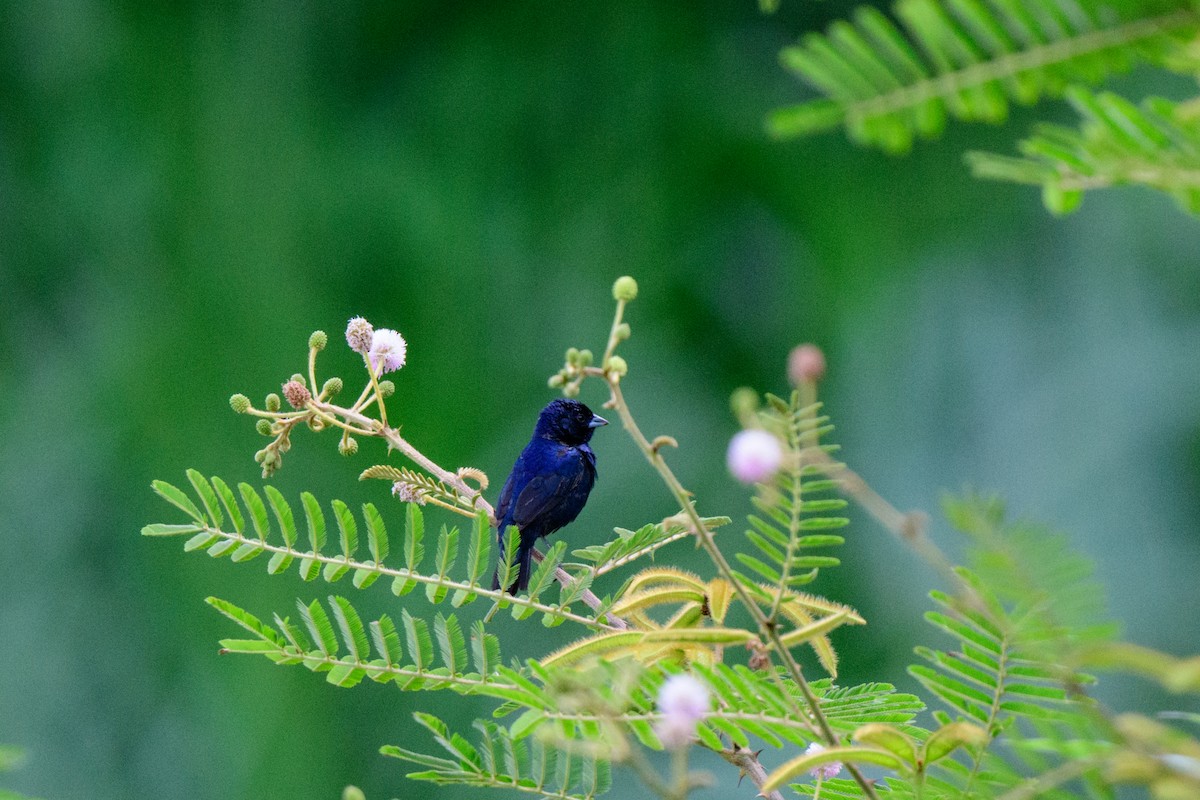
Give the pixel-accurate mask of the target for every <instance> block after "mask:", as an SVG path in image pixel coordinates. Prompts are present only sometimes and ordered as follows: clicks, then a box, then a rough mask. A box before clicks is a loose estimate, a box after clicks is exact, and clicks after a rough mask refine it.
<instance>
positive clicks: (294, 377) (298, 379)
mask: <svg viewBox="0 0 1200 800" xmlns="http://www.w3.org/2000/svg"><path fill="white" fill-rule="evenodd" d="M288 380H289V381H295V382H296V383H298V384H300V385H301V386H304V387H307V386H308V379H307V378H305V377H304V376H303V375H301V374H300V373H299V372H293V373H292V377H290V378H288Z"/></svg>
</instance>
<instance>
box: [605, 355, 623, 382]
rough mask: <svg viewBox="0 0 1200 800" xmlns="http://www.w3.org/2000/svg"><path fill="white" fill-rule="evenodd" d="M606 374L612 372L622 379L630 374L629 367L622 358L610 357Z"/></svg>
mask: <svg viewBox="0 0 1200 800" xmlns="http://www.w3.org/2000/svg"><path fill="white" fill-rule="evenodd" d="M605 371H606V372H611V373H613V374H614V375H616V376H617V377H622V376H624V375H625V373H627V372H629V365H628V364H626V363H625V359H623V358H621V357H620V356H609V358H608V366H607V367H606V368H605Z"/></svg>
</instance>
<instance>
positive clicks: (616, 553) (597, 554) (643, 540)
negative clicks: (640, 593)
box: [571, 517, 731, 576]
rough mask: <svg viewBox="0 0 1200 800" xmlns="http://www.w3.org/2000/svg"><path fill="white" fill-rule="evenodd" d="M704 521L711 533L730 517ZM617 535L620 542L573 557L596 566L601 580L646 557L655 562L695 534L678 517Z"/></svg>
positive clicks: (619, 531) (583, 550) (618, 530)
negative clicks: (656, 556)
mask: <svg viewBox="0 0 1200 800" xmlns="http://www.w3.org/2000/svg"><path fill="white" fill-rule="evenodd" d="M702 520H703V522H704V524H705V525H707V526H708V527H709V528H710V529H716V528H720V527H722V526H724V525H728V524H729V523H730V522H731V520H730V519H729V517H703V518H702ZM614 532H615V533H616V534H617V538H615V539H613V540H612V541H610V542H607V543H605V544H598V545H592V546H590V547H583V548H580V549H578V550H573V551H571V554H572V555H574V556H575V557H576V558H580V559H582V560H584V561H587V562H590V563H591V564H592V565H593V566H592V567H591V570H592V573H593V574H594V575H596V576H600V575H603V574H605V573H606V572H610V571H612V570H614V569H616V568H617V567H622V566H624V565H626V564H628V563H630V562H632V561H636V560H637V559H639V558H642V557H643V556H650V557H651V558H653V556H654V553H655V552H656V551H657V550H658V549H659V548H662V547H665V546H666V545H668V544H671V543H672V542H677V541H679V540H681V539H686V538H688V537H689V536H691V535H692V534H693V532H692V530H691V529H690V528H688V526H687V524H686V522H685V521H684V520H682V519H679V518H678V517H675V518H671V519H668V520H664V521H663V522H660V523H655V524H651V525H644V526H642V527H641V528H638V529H637V530H636V531H630V530H626V529H625V528H615V529H614Z"/></svg>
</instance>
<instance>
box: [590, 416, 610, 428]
mask: <svg viewBox="0 0 1200 800" xmlns="http://www.w3.org/2000/svg"><path fill="white" fill-rule="evenodd" d="M607 424H608V420H606V419H605V418H604V417H600V416H597V415H595V414H592V421H591V422H589V423H588V427H589V428H599V427H600V426H601V425H607Z"/></svg>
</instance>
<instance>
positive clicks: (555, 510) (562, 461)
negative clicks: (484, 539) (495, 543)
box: [492, 400, 608, 594]
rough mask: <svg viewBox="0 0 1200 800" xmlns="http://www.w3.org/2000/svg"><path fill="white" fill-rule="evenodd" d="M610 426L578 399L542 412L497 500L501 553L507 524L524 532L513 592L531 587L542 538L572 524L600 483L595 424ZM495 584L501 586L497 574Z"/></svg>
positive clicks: (494, 585)
mask: <svg viewBox="0 0 1200 800" xmlns="http://www.w3.org/2000/svg"><path fill="white" fill-rule="evenodd" d="M607 424H608V420H606V419H604V418H603V417H598V416H596V415H595V414H593V413H592V410H591V409H590V408H588V407H587V406H585V405H584V404H583V403H580V402H579V401H578V400H555V401H554V402H552V403H550V405H548V406H546V407H545V408H544V409H542V413H541V414H540V415H538V421H537V426H536V427H535V428H534V429H533V438H532V439H530V440H529V444H527V445H525V449H524V450H522V451H521V455H519V456H518V457H517V463H515V464H513V468H512V473H511V474H510V475H509V476H508V480H507V481H505V482H504V488H503V489H501V490H500V500H499V502H497V503H496V521H497V523H498V525H499V531H500V552H501V553H503V552H504V532H505V531H506V530H507V529H508V526H510V525H516V526H517V528H518V529H519V530H520V531H521V544H520V547H519V549H518V550H517V561H518V563H519V565H520V571H519V572H518V573H517V580H516V582H515V583H513V585H512V586H509V587H508V591H509V592H510V593H511V594H516V593H517V592H518V591H522V590H524V589H527V588H529V575H530V572H531V570H532V563H531V562H532V558H533V546H534V544H535V543H536V542H537V540H538V539H540V538H542V537H543V536H549V535H550V534H552V533H554V532H555V531H557V530H558V529H559V528H562V527H563V526H564V525H568V524H570V523H571V522H572V521H574V519H575V518H576V517H578V516H579V512H580V511H582V510H583V506H584V503H586V502H587V499H588V494H590V493H591V491H592V485H593V484H595V482H596V454H595V453H593V452H592V448H590V447H588V442H589V441H590V440H591V438H592V433H594V432H595V430H596V428H598V427H600V426H601V425H607ZM492 583H493V588H499V586H500V580H499V575H498V574H497V575H496V577H494V578H493V579H492Z"/></svg>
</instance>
